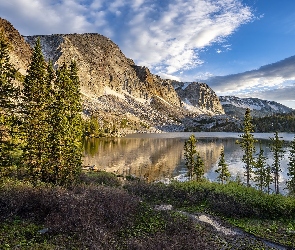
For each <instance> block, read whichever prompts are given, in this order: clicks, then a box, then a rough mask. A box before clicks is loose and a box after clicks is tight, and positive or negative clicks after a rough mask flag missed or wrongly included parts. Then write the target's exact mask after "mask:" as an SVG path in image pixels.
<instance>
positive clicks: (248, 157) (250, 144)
mask: <svg viewBox="0 0 295 250" xmlns="http://www.w3.org/2000/svg"><path fill="white" fill-rule="evenodd" d="M250 112H251V111H250V109H249V108H247V109H246V112H245V116H244V122H243V131H244V134H242V135H240V137H241V138H242V139H241V140H240V141H238V144H240V147H241V148H242V149H243V150H244V155H243V158H242V161H243V162H244V163H245V176H246V183H247V186H250V179H251V173H252V168H253V165H254V157H253V154H254V153H255V146H254V143H255V141H256V140H255V139H254V135H253V134H252V133H253V132H254V127H253V124H252V117H251V114H250Z"/></svg>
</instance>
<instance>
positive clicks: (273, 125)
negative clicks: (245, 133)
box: [253, 111, 295, 133]
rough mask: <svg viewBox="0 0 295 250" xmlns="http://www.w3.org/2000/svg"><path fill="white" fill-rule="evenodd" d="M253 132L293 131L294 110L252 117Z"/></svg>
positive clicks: (294, 127)
mask: <svg viewBox="0 0 295 250" xmlns="http://www.w3.org/2000/svg"><path fill="white" fill-rule="evenodd" d="M253 125H254V127H255V132H263V133H266V132H275V131H278V132H294V131H295V112H294V111H293V112H291V113H288V114H274V115H270V116H265V117H256V118H253Z"/></svg>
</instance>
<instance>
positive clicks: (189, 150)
mask: <svg viewBox="0 0 295 250" xmlns="http://www.w3.org/2000/svg"><path fill="white" fill-rule="evenodd" d="M196 143H197V139H196V137H195V136H194V135H191V136H190V137H189V139H188V140H187V141H185V143H184V159H185V166H186V168H187V170H188V177H189V179H192V177H193V169H194V165H195V158H194V156H195V154H196V153H197V150H196Z"/></svg>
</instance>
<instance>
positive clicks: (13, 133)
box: [0, 30, 19, 177]
mask: <svg viewBox="0 0 295 250" xmlns="http://www.w3.org/2000/svg"><path fill="white" fill-rule="evenodd" d="M10 50H11V47H10V44H9V42H8V39H7V38H6V36H5V35H4V32H3V31H2V30H0V177H2V176H7V175H9V174H10V172H11V170H12V169H13V167H14V166H15V163H16V159H15V157H14V155H15V153H16V151H17V150H18V148H19V143H18V137H17V132H18V129H17V116H16V110H15V109H16V98H17V95H18V93H19V90H18V88H17V87H15V86H14V83H15V79H16V72H17V71H16V69H15V68H14V66H13V65H12V64H11V63H10V57H9V52H10Z"/></svg>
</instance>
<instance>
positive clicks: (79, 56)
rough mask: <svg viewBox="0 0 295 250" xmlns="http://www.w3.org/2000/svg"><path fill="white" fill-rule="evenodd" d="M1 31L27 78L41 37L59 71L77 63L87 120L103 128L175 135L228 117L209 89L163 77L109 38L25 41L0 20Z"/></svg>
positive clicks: (75, 36) (91, 36)
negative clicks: (200, 121) (203, 120)
mask: <svg viewBox="0 0 295 250" xmlns="http://www.w3.org/2000/svg"><path fill="white" fill-rule="evenodd" d="M0 29H3V30H4V33H5V34H6V36H7V37H8V38H9V40H10V41H11V44H12V45H13V51H12V53H11V62H12V63H13V64H14V65H15V66H16V68H18V69H19V71H20V73H21V74H23V75H25V73H26V69H27V67H28V65H29V61H30V58H31V53H32V52H31V48H32V47H33V46H34V44H35V41H36V40H37V38H40V41H41V46H42V50H43V54H44V57H45V59H46V60H47V61H49V60H51V61H52V62H53V64H54V66H55V67H58V66H60V65H61V64H63V63H64V62H65V63H69V62H70V61H72V60H75V61H76V62H77V66H78V69H79V78H80V82H81V94H82V99H83V109H84V117H85V119H87V117H89V116H90V115H92V116H95V117H97V118H98V120H99V124H100V125H101V126H102V127H104V128H111V127H117V128H122V127H124V128H125V127H126V126H125V125H126V124H127V125H128V126H127V127H128V128H129V129H131V130H132V131H134V130H149V131H158V130H161V131H174V130H176V131H177V130H183V129H184V128H185V127H187V126H188V124H189V126H191V124H192V123H193V122H194V119H195V117H197V116H199V115H209V116H212V115H218V114H223V113H224V111H223V109H222V106H221V104H220V102H219V100H218V98H217V96H216V94H215V93H214V91H213V90H212V89H211V88H210V87H209V86H208V85H206V84H199V83H190V84H186V83H181V82H176V81H172V80H169V79H162V78H160V77H159V76H157V75H154V74H152V73H151V72H150V70H149V69H148V68H147V67H142V66H138V65H136V64H135V63H134V62H133V60H132V59H129V58H126V57H125V55H124V54H123V53H122V51H121V50H120V48H119V47H118V46H117V45H116V44H115V43H113V42H112V41H111V40H110V39H109V38H107V37H105V36H102V35H99V34H93V33H87V34H56V35H40V36H25V37H22V36H21V35H20V34H19V32H18V31H17V30H16V29H15V28H14V27H13V26H12V25H11V24H10V23H9V22H8V21H6V20H4V19H1V18H0ZM184 86H185V87H184ZM122 123H124V126H122ZM125 130H126V128H125Z"/></svg>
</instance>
